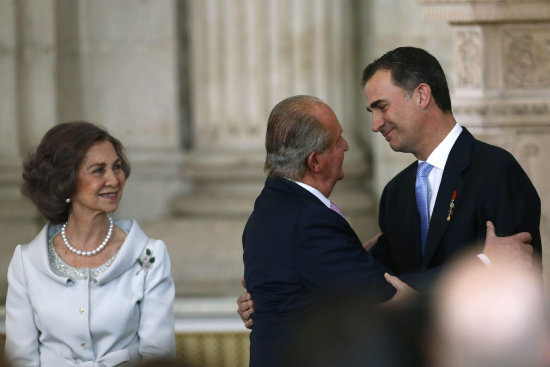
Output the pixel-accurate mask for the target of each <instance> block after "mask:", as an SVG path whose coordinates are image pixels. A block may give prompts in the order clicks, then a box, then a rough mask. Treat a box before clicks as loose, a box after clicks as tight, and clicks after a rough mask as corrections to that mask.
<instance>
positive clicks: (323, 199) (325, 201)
mask: <svg viewBox="0 0 550 367" xmlns="http://www.w3.org/2000/svg"><path fill="white" fill-rule="evenodd" d="M288 180H290V181H292V182H295V183H297V184H298V185H300V186H302V187H303V188H304V189H306V190H307V191H309V192H310V193H312V194H313V195H315V197H316V198H317V199H319V200H321V202H322V203H323V204H325V205H326V206H327V208H330V200H329V199H328V198H327V197H326V196H325V195H323V194H322V193H321V191H319V190H317V189H316V188H315V187H313V186H309V185H308V184H305V183H303V182H300V181H294V180H291V179H290V178H289V179H288Z"/></svg>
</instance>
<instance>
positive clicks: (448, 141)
mask: <svg viewBox="0 0 550 367" xmlns="http://www.w3.org/2000/svg"><path fill="white" fill-rule="evenodd" d="M461 132H462V126H460V125H459V124H458V123H457V124H456V125H455V126H454V127H453V129H452V130H451V131H450V132H449V133H448V134H447V136H446V137H445V139H443V141H442V142H441V143H439V145H438V146H437V147H436V148H435V149H434V151H433V152H432V154H430V155H429V157H428V159H426V162H428V163H429V164H431V165H432V166H433V167H434V168H432V170H431V171H430V174H429V175H428V201H429V203H430V210H429V216H428V221H429V220H430V218H431V217H432V212H433V210H434V206H435V199H436V198H437V193H438V191H439V185H440V184H441V178H442V177H443V170H445V164H446V163H447V158H448V157H449V153H450V152H451V149H452V148H453V145H454V144H455V142H456V140H457V139H458V136H459V135H460V133H461ZM422 162H423V161H421V160H420V159H419V160H418V164H420V163H422Z"/></svg>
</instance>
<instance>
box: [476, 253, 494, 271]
mask: <svg viewBox="0 0 550 367" xmlns="http://www.w3.org/2000/svg"><path fill="white" fill-rule="evenodd" d="M477 258H478V259H479V260H481V262H482V263H483V264H485V266H486V267H488V268H490V267H492V266H493V263H492V262H491V259H489V257H488V256H487V255H485V254H477Z"/></svg>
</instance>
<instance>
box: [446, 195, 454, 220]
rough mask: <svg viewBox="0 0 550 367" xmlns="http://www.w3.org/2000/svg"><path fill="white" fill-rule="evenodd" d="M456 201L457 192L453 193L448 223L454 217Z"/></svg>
mask: <svg viewBox="0 0 550 367" xmlns="http://www.w3.org/2000/svg"><path fill="white" fill-rule="evenodd" d="M455 199H456V190H454V191H453V196H452V198H451V203H450V204H449V212H448V213H447V222H448V221H450V220H451V216H452V215H453V211H454V209H455Z"/></svg>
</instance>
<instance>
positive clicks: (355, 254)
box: [243, 177, 395, 367]
mask: <svg viewBox="0 0 550 367" xmlns="http://www.w3.org/2000/svg"><path fill="white" fill-rule="evenodd" d="M243 249H244V255H243V259H244V273H245V280H246V286H247V289H248V291H249V292H250V293H251V295H252V298H253V299H254V313H253V315H252V318H253V319H254V329H253V331H252V333H251V336H250V342H251V345H250V366H257V367H267V366H277V367H280V366H284V365H285V362H284V357H285V350H286V347H287V345H289V344H291V343H292V334H293V330H294V329H296V328H299V322H300V320H301V319H302V318H303V317H304V316H305V315H307V314H308V313H309V312H310V311H311V309H312V308H313V307H314V306H315V305H316V304H318V303H319V302H320V301H323V300H325V299H335V300H336V299H338V298H339V297H347V296H349V295H350V294H366V295H370V296H372V297H373V302H378V301H385V300H387V299H389V298H391V297H392V296H393V294H394V292H395V290H394V288H393V287H392V286H391V285H389V284H388V283H386V281H385V280H384V277H383V273H384V272H385V271H386V269H385V268H384V267H383V266H381V265H380V264H379V263H378V262H377V261H375V260H374V259H373V258H372V256H371V255H370V254H368V253H367V252H365V250H364V249H363V247H362V244H361V241H360V240H359V239H358V238H357V235H356V234H355V232H354V231H353V229H352V228H351V227H350V225H349V224H348V222H347V221H346V220H345V219H344V218H342V217H341V216H340V215H339V214H337V213H335V212H334V211H332V210H331V209H329V208H327V207H326V206H325V205H324V204H323V203H322V202H321V201H320V200H319V199H317V198H316V197H315V196H314V195H312V194H311V193H310V192H308V191H307V190H305V189H304V188H302V187H300V186H299V185H297V184H296V183H294V182H292V181H289V180H287V179H284V178H280V177H273V178H268V179H267V180H266V182H265V187H264V189H263V190H262V192H261V194H260V196H259V197H258V198H257V200H256V202H255V205H254V211H253V212H252V214H251V215H250V218H249V219H248V222H247V224H246V227H245V229H244V233H243Z"/></svg>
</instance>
